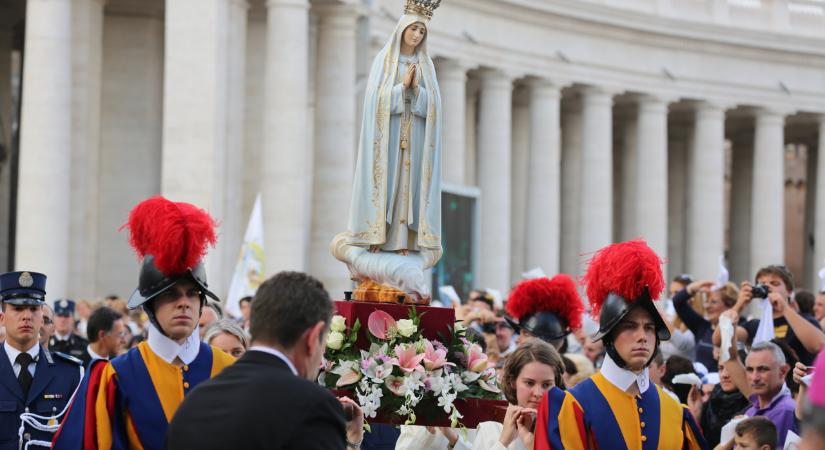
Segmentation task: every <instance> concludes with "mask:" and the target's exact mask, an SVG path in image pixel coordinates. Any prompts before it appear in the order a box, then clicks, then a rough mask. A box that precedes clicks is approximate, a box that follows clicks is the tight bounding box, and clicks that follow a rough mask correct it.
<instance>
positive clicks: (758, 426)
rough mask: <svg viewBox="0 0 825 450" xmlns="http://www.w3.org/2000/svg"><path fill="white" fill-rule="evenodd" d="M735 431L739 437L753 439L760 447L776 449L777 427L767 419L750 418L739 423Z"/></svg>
mask: <svg viewBox="0 0 825 450" xmlns="http://www.w3.org/2000/svg"><path fill="white" fill-rule="evenodd" d="M735 431H736V435H737V436H739V437H745V435H748V436H750V437H752V438H753V440H754V441H756V445H757V446H759V447H762V446H763V445H768V446H770V448H771V450H773V449H775V448H776V439H777V435H776V425H774V424H773V422H771V421H770V419H768V418H767V417H764V416H753V417H749V418H747V419H745V420H743V421H741V422H739V423H737V424H736V428H735Z"/></svg>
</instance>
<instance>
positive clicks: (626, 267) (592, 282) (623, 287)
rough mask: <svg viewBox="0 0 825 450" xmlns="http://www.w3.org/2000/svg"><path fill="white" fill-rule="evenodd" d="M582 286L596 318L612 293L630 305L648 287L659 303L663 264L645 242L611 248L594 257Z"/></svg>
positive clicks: (662, 281)
mask: <svg viewBox="0 0 825 450" xmlns="http://www.w3.org/2000/svg"><path fill="white" fill-rule="evenodd" d="M582 284H584V285H585V286H586V287H587V289H586V292H587V299H588V300H589V301H590V307H591V309H592V311H591V313H592V314H593V316H594V317H598V315H599V312H600V311H601V309H602V305H603V304H604V301H605V299H607V295H608V294H609V293H611V292H612V293H614V294H618V295H621V296H622V297H624V298H625V299H627V300H628V301H631V300H633V299H635V298H638V297H639V296H640V295H641V294H642V292H643V290H644V288H645V287H647V288H648V291H649V292H650V298H652V299H654V300H656V299H658V298H659V295H660V294H661V293H662V290H663V289H664V287H665V280H664V277H663V275H662V260H661V259H660V258H659V256H658V255H657V254H656V253H655V252H654V251H653V249H651V248H650V247H648V245H647V243H646V242H645V241H644V240H642V239H634V240H632V241H627V242H622V243H618V244H611V245H608V246H607V247H604V248H602V249H601V250H599V251H598V252H596V254H595V255H593V259H591V260H590V265H589V267H588V269H587V273H586V274H585V275H584V278H583V279H582Z"/></svg>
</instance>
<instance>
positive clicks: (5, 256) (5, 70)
mask: <svg viewBox="0 0 825 450" xmlns="http://www.w3.org/2000/svg"><path fill="white" fill-rule="evenodd" d="M11 15H12V7H11V4H10V3H3V4H0V17H4V18H5V17H11ZM11 25H12V24H10V23H8V22H7V20H4V19H0V130H2V131H0V146H3V148H4V151H5V153H4V154H3V155H2V156H0V271H3V272H7V271H9V270H11V267H9V265H10V264H9V262H10V261H9V251H10V250H11V246H10V241H9V227H10V226H11V211H10V210H11V141H12V139H11V116H12V106H13V105H12V101H11V52H12V28H11ZM0 153H2V152H0Z"/></svg>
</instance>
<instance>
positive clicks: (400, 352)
mask: <svg viewBox="0 0 825 450" xmlns="http://www.w3.org/2000/svg"><path fill="white" fill-rule="evenodd" d="M395 356H396V357H397V358H396V359H397V360H396V361H395V363H396V365H398V367H400V368H401V370H403V371H404V372H407V373H409V372H412V371H414V370H423V368H422V367H421V365H420V364H421V361H422V360H423V359H424V354H423V353H422V354H420V355H419V354H418V352H416V351H415V346H414V345H407V346H406V347H405V346H403V345H397V346H396V347H395Z"/></svg>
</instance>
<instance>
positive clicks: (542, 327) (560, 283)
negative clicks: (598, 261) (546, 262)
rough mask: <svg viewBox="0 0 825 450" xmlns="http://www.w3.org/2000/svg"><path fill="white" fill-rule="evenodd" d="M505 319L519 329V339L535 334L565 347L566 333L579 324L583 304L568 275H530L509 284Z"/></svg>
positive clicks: (561, 347) (575, 328) (561, 349)
mask: <svg viewBox="0 0 825 450" xmlns="http://www.w3.org/2000/svg"><path fill="white" fill-rule="evenodd" d="M507 312H508V313H509V314H510V316H511V317H513V318H515V319H516V320H517V321H518V322H516V321H512V320H509V319H508V321H509V322H510V324H511V325H513V327H514V328H515V329H516V330H517V331H519V332H520V334H519V339H523V338H526V337H536V338H539V339H541V340H543V341H545V342H547V343H549V344H552V345H553V346H554V347H556V350H558V351H559V352H560V353H564V350H565V349H566V348H567V339H566V338H567V335H568V334H570V332H572V331H574V330H578V329H579V328H581V326H582V313H583V312H584V303H582V299H581V297H580V296H579V292H578V290H577V289H576V282H575V281H573V278H571V277H570V276H569V275H565V274H559V275H556V276H555V277H553V278H552V279H551V278H547V277H540V278H533V279H530V280H524V281H522V282H520V283H519V284H517V285H516V286H515V287H513V290H512V291H510V297H509V298H508V299H507Z"/></svg>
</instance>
